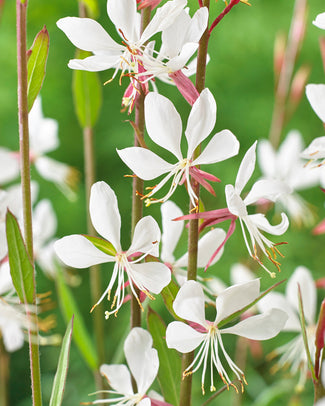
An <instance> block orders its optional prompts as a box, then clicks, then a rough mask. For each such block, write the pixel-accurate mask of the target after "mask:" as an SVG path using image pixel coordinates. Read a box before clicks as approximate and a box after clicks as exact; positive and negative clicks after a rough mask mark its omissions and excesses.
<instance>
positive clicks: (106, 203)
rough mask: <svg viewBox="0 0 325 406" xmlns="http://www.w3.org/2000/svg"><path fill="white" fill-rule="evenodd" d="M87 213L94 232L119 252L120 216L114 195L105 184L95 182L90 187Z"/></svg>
mask: <svg viewBox="0 0 325 406" xmlns="http://www.w3.org/2000/svg"><path fill="white" fill-rule="evenodd" d="M89 213H90V218H91V221H92V223H93V226H94V227H95V229H96V231H97V232H98V233H99V234H100V235H101V236H103V237H104V238H106V240H108V241H109V242H110V243H111V244H113V247H114V248H115V249H116V251H118V252H119V251H121V245H120V229H121V216H120V212H119V209H118V205H117V198H116V195H115V193H114V191H113V190H112V189H111V187H110V186H109V185H108V184H107V183H105V182H96V183H94V184H93V185H92V187H91V191H90V200H89Z"/></svg>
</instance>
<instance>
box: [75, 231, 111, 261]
mask: <svg viewBox="0 0 325 406" xmlns="http://www.w3.org/2000/svg"><path fill="white" fill-rule="evenodd" d="M83 236H84V237H85V238H87V240H88V241H90V242H91V243H93V244H94V246H95V247H96V248H98V249H99V250H101V251H103V252H105V254H108V255H112V256H113V257H114V256H115V255H116V249H115V248H114V247H113V245H112V244H111V243H110V242H109V241H106V240H104V239H103V238H100V237H92V236H90V235H85V234H83Z"/></svg>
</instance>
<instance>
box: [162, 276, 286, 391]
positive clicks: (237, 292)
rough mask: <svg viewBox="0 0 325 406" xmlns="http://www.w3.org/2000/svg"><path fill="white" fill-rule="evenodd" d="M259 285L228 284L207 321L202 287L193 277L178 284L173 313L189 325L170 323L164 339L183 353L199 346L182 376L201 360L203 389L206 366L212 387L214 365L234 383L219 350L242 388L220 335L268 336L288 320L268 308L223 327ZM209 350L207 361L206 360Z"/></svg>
mask: <svg viewBox="0 0 325 406" xmlns="http://www.w3.org/2000/svg"><path fill="white" fill-rule="evenodd" d="M259 289H260V281H259V279H254V280H253V281H250V282H246V283H243V284H238V285H234V286H231V287H230V288H228V289H226V290H225V291H223V292H222V293H220V294H219V296H218V297H217V299H216V311H217V315H216V318H215V320H214V321H213V322H210V321H207V320H206V319H205V298H204V293H203V290H202V287H201V286H200V285H199V284H198V283H197V282H195V281H187V282H186V283H185V284H184V285H183V286H182V287H181V288H180V290H179V292H178V294H177V296H176V299H175V301H174V304H173V307H174V310H175V313H176V314H177V315H178V316H179V317H181V318H182V319H184V320H187V321H189V322H190V325H189V324H185V323H183V322H179V321H174V322H172V323H170V324H169V325H168V327H167V330H166V342H167V346H168V347H169V348H175V349H176V350H178V351H180V352H182V353H187V352H191V351H193V350H194V349H195V348H198V347H199V351H198V353H197V354H196V356H195V358H194V361H193V362H192V363H191V365H189V366H188V367H187V368H186V370H185V371H183V376H184V377H185V376H186V375H188V374H191V373H194V372H196V371H197V370H198V369H199V367H200V366H201V365H202V364H203V372H202V379H201V384H202V392H203V393H204V380H205V372H206V369H207V367H209V368H210V371H211V384H210V390H211V391H214V390H215V386H214V380H213V367H215V368H216V369H217V372H218V374H219V375H220V377H221V379H222V381H223V382H224V383H225V384H226V385H227V386H229V385H232V386H234V385H233V384H232V383H231V379H230V377H229V376H228V373H227V371H226V369H225V368H224V366H223V365H222V363H221V359H220V350H221V353H222V355H223V357H224V358H225V360H226V362H227V364H228V366H229V368H230V369H231V370H232V371H233V372H234V374H235V375H236V377H237V378H238V379H239V381H240V382H241V384H242V389H243V382H245V383H246V380H245V376H244V373H243V371H242V370H241V369H240V368H239V367H238V366H237V365H236V364H235V363H234V362H233V361H232V359H231V358H230V356H229V355H228V353H227V351H226V349H225V347H224V344H223V340H222V335H224V334H235V335H238V336H242V337H246V338H249V339H253V340H267V339H269V338H272V337H274V336H276V335H277V334H278V332H279V331H280V330H281V329H282V327H283V326H284V324H285V322H286V320H287V315H286V313H285V312H283V311H282V310H279V309H273V308H271V309H268V311H267V312H265V313H263V314H259V315H256V316H252V317H249V318H247V319H245V320H242V321H240V322H238V323H237V324H234V325H233V326H231V327H228V328H223V322H224V321H225V320H226V319H227V318H228V317H229V316H231V315H232V314H233V313H235V312H237V311H239V310H241V309H243V308H244V307H246V306H247V305H249V304H250V303H252V302H253V301H254V300H256V299H257V297H258V296H259ZM191 323H192V325H191ZM221 326H222V327H221ZM209 352H210V357H211V358H210V361H208V357H209Z"/></svg>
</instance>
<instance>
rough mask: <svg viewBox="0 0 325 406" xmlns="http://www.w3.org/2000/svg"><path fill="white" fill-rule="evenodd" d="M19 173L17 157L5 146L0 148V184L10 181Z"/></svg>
mask: <svg viewBox="0 0 325 406" xmlns="http://www.w3.org/2000/svg"><path fill="white" fill-rule="evenodd" d="M18 175H19V159H18V157H17V156H15V155H14V154H13V153H12V152H11V151H9V150H8V149H6V148H0V184H4V183H7V182H11V181H12V180H14V179H16V178H17V177H18Z"/></svg>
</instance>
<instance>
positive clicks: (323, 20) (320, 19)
mask: <svg viewBox="0 0 325 406" xmlns="http://www.w3.org/2000/svg"><path fill="white" fill-rule="evenodd" d="M313 24H314V25H316V27H318V28H321V29H322V30H325V13H321V14H318V16H316V19H315V20H314V21H313Z"/></svg>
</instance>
